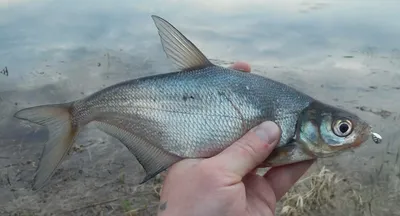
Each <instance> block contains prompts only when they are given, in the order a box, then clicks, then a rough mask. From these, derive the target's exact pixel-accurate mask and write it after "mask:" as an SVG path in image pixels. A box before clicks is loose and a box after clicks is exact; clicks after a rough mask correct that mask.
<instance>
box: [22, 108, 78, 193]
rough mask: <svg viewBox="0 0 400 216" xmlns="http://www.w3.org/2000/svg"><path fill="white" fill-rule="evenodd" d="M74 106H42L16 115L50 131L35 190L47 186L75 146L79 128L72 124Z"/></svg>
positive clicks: (35, 179) (36, 175) (36, 174)
mask: <svg viewBox="0 0 400 216" xmlns="http://www.w3.org/2000/svg"><path fill="white" fill-rule="evenodd" d="M72 106H73V105H72V103H64V104H52V105H42V106H36V107H31V108H26V109H22V110H20V111H18V112H16V113H15V114H14V117H16V118H18V119H22V120H27V121H30V122H33V123H36V124H39V125H43V126H46V127H47V129H48V131H49V137H48V140H47V142H46V144H45V146H44V148H43V151H42V155H41V157H40V162H39V166H38V168H37V170H36V173H35V177H34V180H33V181H34V182H33V186H32V189H33V190H38V189H41V188H42V187H43V186H44V185H45V183H46V182H47V181H48V180H49V179H50V178H51V177H52V175H53V174H54V172H55V170H56V169H57V167H58V166H59V165H60V164H61V163H62V161H63V160H64V159H65V157H66V156H67V154H68V153H69V151H70V149H71V147H72V145H73V141H74V138H75V137H76V135H77V131H78V130H77V129H78V128H77V126H74V125H73V124H72V123H73V121H72V119H73V116H72V114H71V110H72V109H71V108H72Z"/></svg>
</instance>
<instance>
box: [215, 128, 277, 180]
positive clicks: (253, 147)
mask: <svg viewBox="0 0 400 216" xmlns="http://www.w3.org/2000/svg"><path fill="white" fill-rule="evenodd" d="M279 138H280V129H279V127H278V126H277V125H276V124H275V123H274V122H271V121H267V122H264V123H262V124H260V125H259V126H257V127H255V128H253V129H251V130H250V131H249V132H247V133H246V134H245V135H244V136H243V137H242V138H240V139H239V140H237V141H236V142H234V143H233V144H232V145H231V146H229V147H228V148H226V149H225V150H224V151H222V152H221V153H219V154H218V155H216V156H214V157H213V158H210V159H209V162H210V163H212V164H214V166H223V167H222V168H223V170H224V171H228V172H231V173H234V174H236V175H238V176H240V177H244V176H245V175H246V174H248V173H249V172H251V171H252V170H253V169H254V168H256V167H257V166H258V165H259V164H261V163H262V162H263V161H264V160H265V159H266V158H267V157H268V156H269V154H270V153H271V152H272V150H273V149H274V148H275V146H276V144H277V143H278V142H279Z"/></svg>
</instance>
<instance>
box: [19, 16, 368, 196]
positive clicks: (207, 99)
mask: <svg viewBox="0 0 400 216" xmlns="http://www.w3.org/2000/svg"><path fill="white" fill-rule="evenodd" d="M152 18H153V20H154V23H155V26H156V27H157V29H158V33H159V36H160V39H161V43H162V46H163V49H164V51H165V53H166V55H167V57H168V58H169V59H171V60H172V62H173V63H174V64H175V66H176V67H177V68H178V70H177V71H175V72H171V73H167V74H160V75H155V76H149V77H143V78H139V79H134V80H129V81H125V82H122V83H118V84H115V85H113V86H110V87H107V88H105V89H103V90H100V91H98V92H96V93H94V94H92V95H90V96H87V97H85V98H82V99H79V100H76V101H72V102H69V103H64V104H50V105H42V106H36V107H31V108H25V109H22V110H20V111H18V112H16V113H15V115H14V116H15V117H16V118H19V119H23V120H28V121H30V122H33V123H37V124H40V125H43V126H47V128H48V130H49V139H48V141H47V142H46V144H45V147H44V149H43V152H42V155H41V159H40V162H39V167H38V169H37V171H36V174H35V178H34V185H33V189H34V190H35V189H40V188H42V187H43V186H44V185H45V184H46V182H47V181H48V180H49V179H50V178H51V176H52V175H53V174H54V172H55V170H56V169H57V167H58V166H59V165H60V163H62V161H63V160H64V159H65V157H66V155H67V154H68V153H69V151H70V150H71V147H72V146H73V143H74V139H75V137H76V136H77V134H78V133H79V132H80V131H81V130H82V129H83V128H84V127H85V125H87V124H89V123H92V124H95V125H96V126H97V128H98V129H100V130H102V131H104V132H105V133H107V134H109V135H111V136H113V137H115V138H117V139H118V140H120V142H121V143H123V144H124V145H125V146H126V147H127V149H128V150H129V151H130V152H131V153H132V154H133V155H134V156H135V157H136V158H137V159H138V161H139V162H140V164H141V165H142V166H143V168H144V170H145V171H146V176H145V177H144V179H143V181H142V183H143V182H146V181H148V180H149V179H151V178H152V177H154V176H155V175H157V174H158V173H160V172H162V171H164V170H165V169H167V168H168V167H170V166H171V165H172V164H174V163H176V162H178V161H180V160H182V159H184V158H207V157H212V156H214V155H216V154H218V153H219V152H221V151H222V150H224V149H225V148H227V147H228V146H229V145H231V144H232V143H233V142H234V141H236V140H237V139H239V138H240V137H242V136H243V135H244V134H245V133H246V132H248V131H249V130H250V129H251V128H253V127H255V126H257V125H258V124H260V123H261V122H263V121H266V120H270V121H274V122H275V123H277V124H278V125H279V127H280V128H281V131H282V135H281V138H280V142H279V144H278V146H277V148H276V149H275V151H274V152H273V154H272V155H271V157H269V158H268V159H267V160H266V161H265V165H267V166H279V165H283V164H290V163H295V162H299V161H304V160H310V159H314V158H319V157H327V156H333V155H336V154H338V153H340V152H343V151H344V150H348V149H351V148H354V147H357V146H360V145H361V144H362V143H363V142H365V141H366V140H367V139H368V137H369V135H370V134H371V127H370V126H369V125H368V124H367V123H366V122H365V121H363V120H362V119H360V118H359V117H357V116H356V115H354V114H351V113H349V112H347V111H345V110H342V109H339V108H336V107H333V106H330V105H327V104H324V103H322V102H320V101H318V100H316V99H313V98H312V97H310V96H308V95H306V94H303V93H301V92H299V91H297V90H295V89H294V88H291V87H289V86H287V85H285V84H283V83H280V82H277V81H274V80H271V79H268V78H265V77H262V76H259V75H256V74H252V73H244V72H239V71H236V70H233V69H229V68H224V67H220V66H217V65H214V64H212V63H211V62H210V61H209V60H208V59H207V57H206V56H205V55H204V54H203V53H202V52H201V51H200V50H199V49H198V48H197V47H196V46H195V45H194V44H193V43H192V42H191V41H190V40H189V39H187V38H186V37H185V36H184V35H183V34H181V33H180V32H179V31H178V30H177V29H176V28H175V27H174V26H172V25H171V24H170V23H169V22H167V21H166V20H164V19H162V18H160V17H158V16H154V15H153V16H152Z"/></svg>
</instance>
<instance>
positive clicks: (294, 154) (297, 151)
mask: <svg viewBox="0 0 400 216" xmlns="http://www.w3.org/2000/svg"><path fill="white" fill-rule="evenodd" d="M315 158H316V157H315V156H314V155H312V154H310V153H308V152H307V151H306V150H304V149H303V148H301V144H299V143H297V142H296V141H295V140H293V141H292V142H291V143H289V144H286V145H284V146H281V147H278V148H275V149H274V150H273V151H272V153H271V154H270V155H269V156H268V158H267V159H266V160H265V161H264V163H263V165H264V166H267V167H275V166H281V165H287V164H292V163H297V162H301V161H307V160H312V159H315Z"/></svg>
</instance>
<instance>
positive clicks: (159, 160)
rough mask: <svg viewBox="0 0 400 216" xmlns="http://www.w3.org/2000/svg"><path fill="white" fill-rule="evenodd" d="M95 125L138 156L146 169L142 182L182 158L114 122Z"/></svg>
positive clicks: (97, 122) (96, 123)
mask: <svg viewBox="0 0 400 216" xmlns="http://www.w3.org/2000/svg"><path fill="white" fill-rule="evenodd" d="M95 125H96V126H97V128H98V129H100V130H102V131H103V132H105V133H106V134H108V135H110V136H112V137H114V138H116V139H118V140H119V141H120V142H121V143H122V144H124V145H125V146H126V148H127V149H128V150H129V151H130V152H131V153H132V154H133V155H134V156H135V157H136V159H137V160H138V162H139V163H140V164H141V165H142V167H143V169H144V170H145V171H146V176H145V177H144V179H143V180H142V182H140V184H142V183H145V182H147V181H148V180H150V179H151V178H153V177H155V176H156V175H157V174H159V173H160V172H162V171H164V170H166V169H167V168H168V167H170V166H172V165H173V164H174V163H176V162H178V161H180V160H181V159H182V158H181V157H179V156H176V155H173V154H171V153H169V152H166V151H164V150H162V149H160V148H158V147H156V146H154V145H152V144H151V143H149V142H147V141H146V140H145V139H143V138H141V137H139V136H137V135H134V134H133V133H131V132H128V131H126V130H123V129H121V128H119V127H117V126H115V125H113V124H110V123H105V122H99V121H96V122H95Z"/></svg>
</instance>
